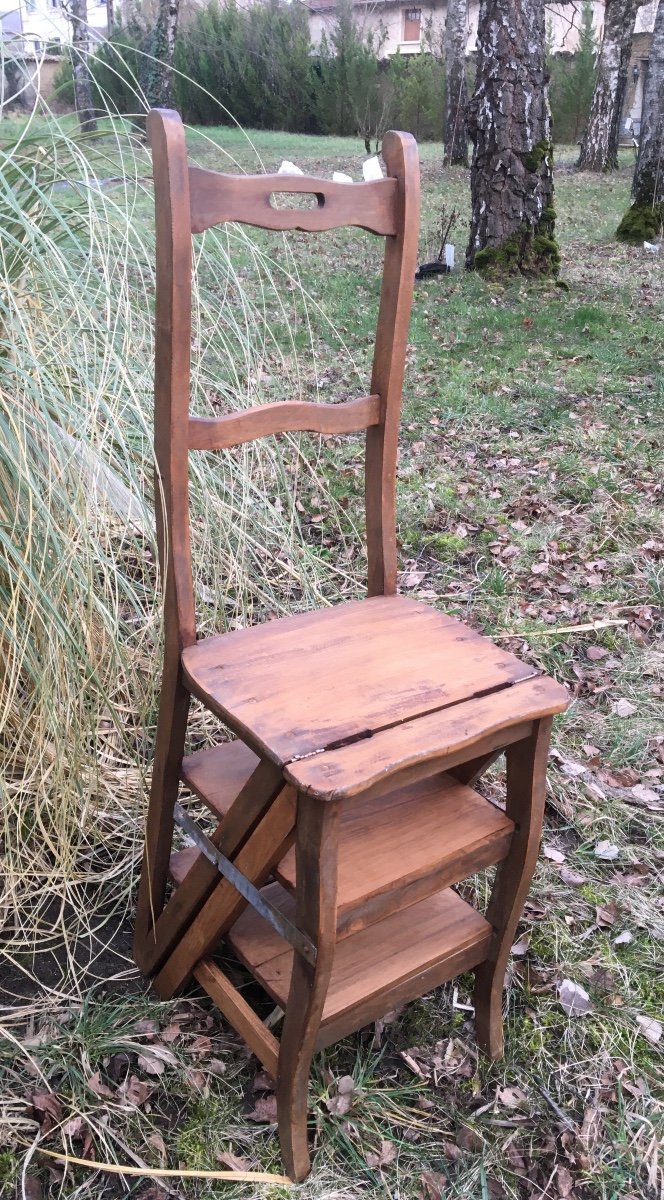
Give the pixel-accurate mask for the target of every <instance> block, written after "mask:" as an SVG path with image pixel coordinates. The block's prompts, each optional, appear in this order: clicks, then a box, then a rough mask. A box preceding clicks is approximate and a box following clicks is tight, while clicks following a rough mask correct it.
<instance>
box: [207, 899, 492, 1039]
mask: <svg viewBox="0 0 664 1200" xmlns="http://www.w3.org/2000/svg"><path fill="white" fill-rule="evenodd" d="M265 891H266V894H267V895H269V898H270V900H271V901H272V903H273V904H276V905H277V906H278V907H279V908H280V909H281V911H282V912H284V913H286V914H287V915H288V916H289V917H290V918H291V919H293V917H294V912H295V905H294V901H293V898H292V897H291V896H290V895H289V894H288V893H287V892H285V891H284V890H283V888H281V887H280V885H279V884H269V885H268V887H267V888H266V889H265ZM491 934H492V929H491V926H490V925H489V923H488V922H487V921H486V920H485V919H484V917H483V916H482V915H481V914H480V913H478V912H476V911H475V910H474V909H473V908H472V907H471V906H470V905H468V904H466V903H465V901H463V900H462V899H461V898H460V896H457V894H456V892H453V891H451V890H449V889H445V890H443V891H441V892H438V893H436V894H435V895H434V896H429V897H428V898H427V899H426V900H421V901H420V902H419V903H418V904H414V905H412V906H411V907H410V908H407V909H403V910H402V911H401V912H398V913H394V914H392V916H389V917H386V918H385V920H384V921H380V922H379V923H378V924H376V925H372V926H371V928H370V929H364V930H362V931H361V932H359V933H356V934H353V935H352V936H351V937H348V938H345V939H344V940H343V941H341V942H339V943H338V945H337V947H336V950H335V956H334V966H333V969H332V978H331V981H330V986H329V989H328V993H327V996H326V999H325V1005H324V1009H323V1019H322V1029H321V1036H320V1038H319V1043H318V1044H319V1046H322V1045H327V1044H328V1042H329V1041H331V1040H336V1038H337V1037H340V1036H344V1034H343V1033H340V1032H339V1030H340V1029H343V1030H344V1033H345V1032H350V1031H351V1029H358V1028H362V1025H364V1024H366V1023H367V1021H369V1020H372V1019H375V1017H377V1016H380V1015H381V1013H384V1012H387V1011H388V1010H389V1009H390V1008H391V1007H393V1006H394V1004H396V1003H401V1001H402V1000H404V999H407V998H409V997H411V996H413V995H421V993H422V990H426V987H435V986H437V985H438V984H439V983H442V982H444V980H445V979H448V978H451V977H452V976H453V975H455V974H457V973H458V972H459V971H463V970H469V969H470V968H471V967H473V966H476V965H477V964H478V963H479V962H481V961H482V959H483V958H484V957H485V955H486V951H487V948H488V945H489V942H490V939H491ZM228 941H229V942H230V944H231V946H232V947H233V950H234V951H235V953H236V954H237V956H238V958H239V959H240V960H241V961H242V962H243V963H244V964H245V966H247V967H248V968H249V970H250V971H251V972H252V974H253V975H254V976H255V977H256V979H258V981H259V982H260V983H261V985H262V986H263V987H264V988H265V990H266V991H267V992H268V993H269V994H270V995H271V996H272V998H273V999H274V1000H275V1002H276V1003H277V1004H279V1005H280V1006H281V1007H282V1008H285V1007H286V1004H287V1001H288V991H289V987H290V977H291V971H292V964H293V951H292V950H291V949H290V947H289V946H288V945H287V943H286V942H285V941H284V940H283V938H281V937H280V936H279V934H278V933H276V932H275V931H274V930H273V929H272V927H271V926H269V925H268V924H267V922H266V921H264V920H262V918H261V917H260V916H259V915H258V914H257V913H256V912H254V910H253V909H247V910H246V911H245V912H244V913H243V914H242V916H241V917H240V918H239V920H238V921H236V923H235V925H234V926H233V927H232V929H231V930H230V932H229V934H228ZM460 964H461V965H460ZM427 975H429V978H430V980H431V981H432V982H427V985H426V987H425V988H424V989H422V986H421V984H422V979H423V978H424V977H426V976H427ZM434 979H435V982H433V980H434ZM349 1021H350V1026H349V1025H348V1022H349Z"/></svg>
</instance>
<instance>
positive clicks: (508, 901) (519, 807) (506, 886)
mask: <svg viewBox="0 0 664 1200" xmlns="http://www.w3.org/2000/svg"><path fill="white" fill-rule="evenodd" d="M551 724H552V721H551V718H550V717H547V718H546V719H543V720H540V721H536V722H535V723H534V726H533V732H532V734H531V736H530V737H529V738H526V739H525V740H524V741H521V742H515V743H514V744H513V745H512V746H508V748H507V751H506V757H507V805H506V811H507V816H508V817H510V818H511V820H512V821H514V825H515V830H514V834H513V835H512V843H511V846H510V850H509V853H508V855H507V857H506V858H505V859H503V861H502V862H501V863H500V865H499V867H498V869H497V872H496V879H495V883H494V886H493V890H492V893H491V899H490V901H489V906H488V909H487V920H488V921H489V922H490V924H491V925H492V926H493V930H494V934H493V939H492V942H491V946H490V950H489V955H488V957H487V959H486V961H485V962H483V963H481V964H480V966H479V967H478V968H477V969H476V971H475V995H474V1003H475V1030H476V1036H477V1041H478V1043H479V1045H480V1047H481V1048H482V1049H483V1050H484V1051H485V1052H486V1053H487V1054H488V1055H489V1056H490V1057H491V1058H502V1055H503V1013H502V1001H503V983H504V980H505V970H506V968H507V962H508V959H509V955H510V950H511V948H512V943H513V941H514V934H515V933H516V927H517V925H518V923H519V919H520V917H521V913H522V911H523V905H524V902H525V900H526V896H527V895H528V889H529V887H530V882H531V880H532V877H533V873H534V870H535V865H536V863H537V855H538V851H539V843H540V837H541V832H542V821H543V819H544V804H545V800H546V764H547V759H548V754H549V742H550V738H551Z"/></svg>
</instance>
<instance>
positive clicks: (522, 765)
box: [134, 110, 567, 1180]
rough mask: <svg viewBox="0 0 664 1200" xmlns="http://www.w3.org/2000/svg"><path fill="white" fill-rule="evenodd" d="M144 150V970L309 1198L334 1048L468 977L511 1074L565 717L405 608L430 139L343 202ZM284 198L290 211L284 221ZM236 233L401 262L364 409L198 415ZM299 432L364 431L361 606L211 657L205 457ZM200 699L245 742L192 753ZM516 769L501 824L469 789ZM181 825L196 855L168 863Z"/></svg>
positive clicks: (558, 704) (159, 121) (527, 673)
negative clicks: (407, 387) (193, 377)
mask: <svg viewBox="0 0 664 1200" xmlns="http://www.w3.org/2000/svg"><path fill="white" fill-rule="evenodd" d="M148 131H149V137H150V143H151V146H152V154H153V166H154V184H155V214H156V227H157V286H156V321H155V340H156V354H155V454H156V464H157V484H158V486H157V487H156V488H155V494H156V503H157V532H158V540H159V550H160V566H161V572H162V579H163V589H164V662H163V671H162V680H161V691H160V707H159V721H158V729H157V739H156V745H155V755H154V763H153V770H152V782H151V789H150V801H149V806H148V813H147V821H146V836H145V852H144V859H143V867H142V871H141V879H140V885H139V891H138V898H137V906H136V931H135V939H134V953H135V958H136V961H137V963H138V965H139V966H140V968H141V969H142V970H143V971H144V973H145V974H149V975H152V976H154V985H155V987H156V989H157V991H158V992H159V994H160V995H161V996H163V997H164V998H168V997H170V996H173V995H174V994H175V993H176V992H178V991H180V990H181V989H182V988H184V987H186V985H187V983H188V982H189V981H190V980H191V979H195V980H196V981H197V982H198V983H199V984H200V986H202V987H203V988H204V989H205V991H206V992H207V993H208V994H209V996H210V997H211V998H212V999H213V1000H214V1002H215V1003H216V1004H217V1005H218V1007H219V1008H220V1010H221V1012H222V1013H223V1014H224V1015H225V1016H226V1018H227V1019H228V1020H229V1021H230V1022H231V1024H232V1025H233V1026H234V1028H235V1029H236V1030H237V1031H238V1032H239V1033H240V1034H241V1035H242V1037H244V1038H245V1040H246V1041H247V1043H248V1045H249V1046H250V1047H251V1049H252V1050H253V1051H254V1052H255V1053H256V1054H257V1056H258V1057H259V1059H260V1060H261V1062H262V1063H263V1064H264V1066H265V1068H266V1070H268V1071H269V1072H270V1074H271V1075H273V1076H274V1078H275V1079H276V1086H277V1109H278V1122H279V1137H280V1142H281V1148H282V1154H283V1158H284V1163H285V1166H286V1169H287V1170H288V1172H289V1174H290V1175H291V1176H292V1177H293V1178H294V1179H297V1180H299V1179H303V1178H304V1176H305V1175H306V1174H307V1171H308V1170H309V1145H308V1130H307V1096H308V1079H309V1070H310V1064H311V1058H312V1055H313V1054H314V1053H315V1051H316V1050H317V1049H319V1048H321V1047H322V1046H325V1045H328V1044H329V1043H330V1042H332V1041H334V1040H335V1039H337V1038H340V1037H343V1036H345V1035H346V1034H347V1033H349V1032H351V1031H352V1030H355V1029H358V1028H361V1027H362V1026H363V1025H365V1024H366V1023H367V1022H369V1021H371V1020H373V1019H375V1018H376V1017H378V1016H380V1015H381V1014H382V1013H384V1012H385V1011H386V1010H387V1009H389V1008H391V1007H393V1006H394V1005H395V1004H397V1003H403V1002H405V1001H408V1000H410V999H413V998H415V997H416V996H419V995H422V994H423V993H424V992H426V991H428V990H430V989H431V988H434V987H436V986H438V985H439V984H440V983H442V982H444V981H445V980H448V979H451V978H452V977H453V976H454V975H456V974H458V973H459V972H460V971H467V970H473V971H474V972H475V993H474V1002H475V1024H476V1032H477V1039H478V1042H479V1044H480V1045H481V1046H482V1048H483V1049H484V1050H486V1051H487V1053H489V1054H490V1055H492V1056H494V1057H497V1056H498V1055H500V1054H501V1053H502V1049H503V1033H502V988H503V980H504V975H505V968H506V964H507V959H508V955H509V952H510V947H511V944H512V941H513V938H514V933H515V930H516V926H517V923H518V920H519V917H520V914H521V911H522V907H523V903H524V900H525V897H526V895H527V891H528V887H529V885H530V880H531V878H532V873H533V870H534V867H535V862H536V858H537V851H538V845H539V837H540V830H541V824H542V816H543V809H544V799H545V790H546V778H545V771H546V760H547V754H548V743H549V735H550V729H551V721H552V718H553V716H554V714H555V713H557V712H561V711H562V710H563V709H564V708H565V707H566V704H567V696H566V693H565V691H564V689H563V688H562V687H560V685H559V684H557V683H556V682H555V681H554V680H552V679H549V678H547V677H545V676H542V675H540V674H538V673H537V672H536V671H534V670H533V668H532V667H530V666H529V665H527V664H525V663H522V662H521V661H520V660H519V659H518V658H516V657H515V656H514V655H512V654H510V653H508V652H507V651H505V650H503V649H501V648H500V647H498V646H495V645H494V644H493V643H492V642H491V641H490V640H489V639H488V638H485V637H482V636H481V634H479V633H478V632H476V631H475V630H473V629H471V628H469V627H468V626H466V625H464V624H462V623H461V622H459V621H457V620H455V619H453V618H452V617H449V616H447V615H446V614H444V613H442V612H439V611H438V610H436V609H433V608H429V607H427V606H426V605H423V604H420V603H418V602H416V601H414V600H411V599H407V598H404V597H401V596H398V595H397V594H396V563H397V558H396V533H395V479H396V458H397V442H398V428H399V410H400V404H401V392H402V384H403V376H404V364H405V356H406V347H407V334H408V321H409V315H410V306H411V300H412V290H413V279H414V273H415V265H416V255H417V236H418V205H419V170H418V164H417V152H416V147H415V143H414V141H413V139H412V138H411V137H410V136H409V135H408V134H403V133H388V134H386V136H385V139H384V141H383V157H384V160H385V165H386V171H387V176H386V178H385V179H383V180H376V181H374V182H372V183H365V184H352V185H351V184H345V185H341V184H333V183H330V182H329V181H327V180H321V179H314V178H310V177H308V176H298V177H296V178H294V177H290V176H288V177H286V176H273V175H270V176H261V175H258V176H229V175H221V174H217V173H215V172H213V171H202V170H200V169H198V168H194V167H189V165H188V162H187V155H186V146H185V138H184V130H183V127H182V123H181V121H180V118H179V117H178V115H177V113H174V112H171V111H167V110H164V111H159V110H158V111H154V112H152V113H151V114H150V116H149V119H148ZM275 193H285V194H286V196H285V198H284V197H282V201H281V202H280V204H279V205H278V206H275V205H274V204H273V202H272V198H273V196H274V194H275ZM288 193H296V194H299V195H302V194H309V195H310V196H313V197H314V207H313V208H310V209H303V208H301V207H299V206H298V205H297V204H296V205H295V206H292V205H291V206H289V204H288V201H287V195H288ZM224 221H243V222H245V223H247V224H250V225H255V226H258V227H262V228H265V229H275V230H287V229H299V230H302V231H304V232H319V233H320V232H321V231H325V230H328V229H335V228H338V227H340V226H343V225H352V226H355V227H356V228H357V229H359V230H365V231H367V233H368V234H369V235H374V236H376V237H379V238H381V239H382V240H383V243H384V263H383V279H382V285H381V296H380V304H379V311H378V321H377V329H376V343H375V351H374V361H373V367H372V372H371V379H370V380H369V384H368V391H367V394H366V395H364V396H360V397H358V398H357V399H355V400H350V401H346V402H344V403H339V404H315V403H307V402H306V401H304V400H303V399H302V398H301V397H295V398H293V399H292V400H286V401H282V402H280V403H277V404H268V405H265V406H257V407H255V408H251V409H248V410H246V411H244V412H239V413H237V412H236V413H228V414H225V415H222V416H218V417H210V418H202V417H194V416H191V415H190V412H189V376H190V355H191V303H192V298H191V276H192V234H196V233H200V232H202V231H204V230H205V229H207V228H209V227H210V226H211V225H214V224H219V223H221V222H224ZM297 429H308V430H313V431H317V432H319V433H335V434H341V433H345V432H357V431H358V430H364V431H365V438H366V463H365V480H366V484H365V497H366V529H367V554H368V587H367V592H368V595H367V598H366V599H364V600H358V601H352V602H348V603H343V604H339V605H336V606H334V607H332V608H326V609H321V610H319V611H315V612H307V613H299V614H296V615H294V616H290V617H285V618H282V619H280V620H272V621H266V622H265V623H264V624H263V625H258V626H256V627H253V628H250V629H242V630H236V631H233V632H230V633H225V634H220V635H219V636H214V637H208V638H204V639H199V638H198V636H197V632H196V616H195V607H194V590H193V583H192V565H191V553H190V538H189V499H188V488H189V482H188V467H189V456H190V453H196V452H197V451H199V450H204V451H218V452H219V453H224V452H225V451H226V450H227V449H228V448H230V447H232V446H234V445H238V444H240V443H242V442H246V441H249V440H251V439H252V438H255V437H266V436H272V435H274V434H278V433H280V432H284V431H287V430H297ZM192 696H195V697H197V698H198V699H199V700H200V701H202V703H203V704H204V705H205V706H206V707H207V708H208V709H209V710H210V711H211V712H212V713H214V714H216V715H217V717H218V718H219V719H220V721H221V722H223V724H224V725H225V726H226V729H227V731H230V733H231V734H233V735H234V737H235V740H223V738H221V737H220V742H219V744H218V745H217V746H212V747H209V748H206V749H203V750H199V751H197V752H195V753H192V754H187V755H185V752H184V751H185V742H186V736H187V722H188V714H189V705H190V699H191V697H192ZM500 754H504V755H505V762H506V787H505V808H504V811H503V810H502V809H501V808H499V807H497V806H495V805H493V804H491V803H489V801H488V800H487V799H486V798H485V797H483V796H482V795H481V794H480V793H479V792H478V791H477V789H476V788H475V786H474V785H475V783H476V781H477V780H478V779H479V778H480V777H481V775H482V774H483V772H484V771H485V770H486V769H487V768H488V766H490V764H491V763H492V762H493V761H494V760H495V759H496V757H497V756H498V755H500ZM180 789H186V790H187V791H186V792H185V791H183V792H182V794H181V791H180ZM187 792H188V793H189V794H190V795H191V794H193V796H194V797H196V798H198V799H199V800H202V801H203V802H204V805H205V806H206V807H207V809H208V810H209V817H210V819H211V824H210V826H209V828H208V829H207V831H206V830H204V829H201V828H200V827H199V826H198V825H196V824H195V823H194V824H192V821H191V816H190V815H188V814H187V811H186V808H185V807H184V805H185V803H186V801H185V799H184V797H185V795H186V794H187ZM176 825H180V826H181V827H182V828H183V829H185V830H186V831H187V833H188V834H189V835H190V836H191V837H192V838H193V840H194V843H195V844H194V845H193V846H189V847H187V848H185V849H183V850H176V849H174V846H173V837H174V831H175V828H176ZM495 864H497V871H496V877H495V881H494V885H493V888H492V891H491V898H490V902H489V905H488V907H487V911H486V913H479V912H476V911H475V910H474V909H473V908H472V907H471V906H470V905H469V904H467V903H466V902H465V901H464V900H462V899H461V897H460V896H459V895H458V894H457V893H456V891H455V890H454V888H455V885H456V884H458V883H460V882H461V881H462V880H463V879H464V878H466V877H467V876H468V875H470V874H472V873H473V872H475V871H477V870H480V869H482V868H483V867H486V866H491V865H495ZM222 941H224V942H225V943H227V944H228V945H229V946H230V947H231V948H232V950H233V952H234V953H235V954H236V956H237V957H238V958H239V959H240V960H241V962H242V963H243V964H244V965H245V967H246V968H247V970H248V971H249V972H250V973H251V974H252V976H253V977H254V978H255V979H256V980H257V981H258V983H259V984H260V985H261V986H262V987H263V988H264V989H265V991H266V992H267V994H268V995H269V996H271V997H272V999H273V1000H274V1001H276V1003H277V1004H279V1005H280V1006H281V1007H282V1008H283V1010H284V1021H283V1029H282V1033H281V1037H280V1038H279V1039H277V1038H276V1037H275V1035H274V1033H273V1032H272V1031H271V1030H269V1029H268V1028H266V1026H265V1025H264V1024H263V1022H262V1021H261V1020H260V1019H259V1017H258V1016H257V1014H256V1013H255V1012H254V1011H253V1009H252V1008H251V1007H250V1005H249V1004H248V1003H247V1000H246V999H245V997H244V995H243V993H242V992H241V991H240V990H239V989H238V988H236V987H235V986H234V985H233V984H232V983H231V981H230V979H229V978H228V977H227V975H226V974H225V973H224V971H223V970H222V969H221V967H220V966H219V964H218V963H217V962H216V961H215V958H214V955H215V952H216V950H217V948H218V947H219V945H220V943H221V942H222Z"/></svg>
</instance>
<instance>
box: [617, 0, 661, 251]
mask: <svg viewBox="0 0 664 1200" xmlns="http://www.w3.org/2000/svg"><path fill="white" fill-rule="evenodd" d="M632 196H633V198H634V203H633V204H632V207H631V208H630V209H628V210H627V212H626V213H625V215H624V217H623V219H622V221H621V222H620V225H619V226H618V229H617V231H616V237H617V238H618V239H619V240H620V241H622V242H634V243H640V242H643V241H647V242H650V241H652V239H653V238H655V237H657V235H658V234H660V233H661V232H662V227H663V226H664V0H659V7H658V9H657V15H656V17H655V28H654V30H653V35H652V43H651V46H650V63H649V66H648V75H647V78H646V85H645V90H644V93H643V111H642V115H641V138H640V141H639V153H638V157H637V160H636V166H635V168H634V180H633V183H632Z"/></svg>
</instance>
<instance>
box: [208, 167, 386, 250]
mask: <svg viewBox="0 0 664 1200" xmlns="http://www.w3.org/2000/svg"><path fill="white" fill-rule="evenodd" d="M396 191H397V181H396V179H390V178H387V179H377V180H374V181H372V182H370V183H333V182H331V181H330V180H327V179H316V178H315V177H313V176H310V175H222V174H220V173H219V172H218V171H206V170H203V169H202V168H201V167H190V168H189V194H190V205H191V231H192V233H203V231H204V230H206V229H209V228H210V226H211V225H219V224H221V223H222V222H223V221H241V222H242V224H243V225H257V226H258V227H259V228H261V229H272V230H281V231H286V230H295V229H299V230H301V231H302V232H303V233H323V232H324V231H325V230H328V229H339V228H340V227H341V226H343V225H357V226H358V227H359V228H360V229H367V230H368V231H369V232H370V233H377V234H381V235H383V236H385V237H388V236H393V235H394V234H395V233H396V232H397V223H396V211H395V209H396V206H395V199H396ZM275 195H281V196H288V195H296V196H301V195H310V196H313V197H314V198H315V201H316V204H315V207H313V208H302V207H292V208H289V207H288V206H287V205H280V206H279V207H276V206H273V205H272V204H271V203H270V200H271V197H272V196H275Z"/></svg>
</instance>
